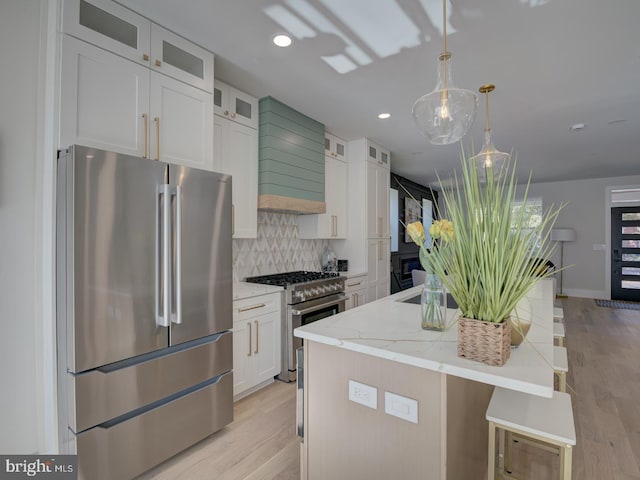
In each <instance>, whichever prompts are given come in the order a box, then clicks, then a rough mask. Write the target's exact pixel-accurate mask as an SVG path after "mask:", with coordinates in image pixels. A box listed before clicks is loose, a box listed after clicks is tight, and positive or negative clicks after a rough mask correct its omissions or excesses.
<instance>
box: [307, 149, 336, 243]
mask: <svg viewBox="0 0 640 480" xmlns="http://www.w3.org/2000/svg"><path fill="white" fill-rule="evenodd" d="M324 201H325V205H326V207H327V210H326V212H325V213H318V214H312V215H300V216H299V217H298V234H299V237H300V238H329V239H332V238H333V239H338V238H347V162H344V161H342V160H339V159H337V158H334V157H330V156H325V157H324Z"/></svg>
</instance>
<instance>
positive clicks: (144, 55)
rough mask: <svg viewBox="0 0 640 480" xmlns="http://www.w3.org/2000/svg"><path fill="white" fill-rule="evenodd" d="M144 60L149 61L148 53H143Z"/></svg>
mask: <svg viewBox="0 0 640 480" xmlns="http://www.w3.org/2000/svg"><path fill="white" fill-rule="evenodd" d="M142 60H144V61H145V62H148V61H149V55H147V54H146V53H143V54H142Z"/></svg>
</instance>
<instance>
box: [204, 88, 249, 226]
mask: <svg viewBox="0 0 640 480" xmlns="http://www.w3.org/2000/svg"><path fill="white" fill-rule="evenodd" d="M230 90H231V91H233V92H234V93H233V98H235V99H242V102H244V103H247V104H248V105H250V106H249V107H241V108H240V109H239V110H234V111H233V113H234V115H231V114H230V111H229V109H228V102H225V103H224V105H226V107H225V108H224V110H221V108H220V105H223V104H222V103H220V101H221V100H222V98H228V97H226V96H224V97H223V96H222V93H221V95H218V96H216V95H217V93H216V92H223V91H225V92H229V91H230ZM225 95H228V93H226V94H225ZM216 98H217V100H216ZM218 103H220V105H217V104H218ZM233 104H234V105H240V102H239V101H235V102H233ZM214 111H215V112H216V114H215V116H214V119H213V122H214V126H213V129H214V142H213V144H214V147H215V148H214V154H213V157H214V169H215V170H216V171H219V172H222V173H227V174H229V175H231V176H232V205H233V207H232V208H233V211H232V215H233V224H232V226H233V238H256V237H257V236H258V130H257V123H258V122H257V118H258V117H257V115H258V99H257V98H253V97H251V96H249V95H247V94H245V93H243V92H240V91H239V90H237V89H235V88H233V87H230V86H229V85H226V84H223V83H222V82H219V81H218V80H216V83H215V87H214ZM238 112H242V113H238Z"/></svg>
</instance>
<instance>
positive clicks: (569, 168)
mask: <svg viewBox="0 0 640 480" xmlns="http://www.w3.org/2000/svg"><path fill="white" fill-rule="evenodd" d="M120 3H122V4H124V5H126V6H128V7H130V8H132V9H133V10H135V11H137V12H139V13H141V14H142V15H144V16H146V17H148V18H150V19H151V20H153V21H155V22H157V23H159V24H161V25H163V26H165V27H167V28H169V29H170V30H173V31H174V32H176V33H178V34H180V35H182V36H184V37H187V38H189V39H190V40H192V41H194V42H196V43H198V44H200V45H202V46H203V47H205V48H207V49H208V50H211V51H212V52H214V53H215V54H216V64H215V75H216V77H217V78H220V79H221V80H223V81H225V82H227V83H230V84H231V85H234V86H235V87H237V88H239V89H240V90H243V91H245V92H247V93H249V94H252V95H254V96H256V97H263V96H266V95H271V96H273V97H275V98H277V99H279V100H280V101H282V102H284V103H286V104H288V105H290V106H291V107H293V108H295V109H297V110H299V111H300V112H302V113H304V114H306V115H308V116H310V117H312V118H314V119H315V120H318V121H320V122H322V123H324V124H325V126H326V128H327V130H328V131H330V132H332V133H334V134H336V135H338V136H340V137H342V138H344V139H345V140H352V139H356V138H361V137H369V138H371V139H372V140H374V141H376V142H378V143H380V144H382V145H383V146H385V147H387V148H389V149H390V150H391V152H392V171H394V172H395V173H398V174H400V175H403V176H405V177H408V178H410V179H412V180H414V181H417V182H419V183H422V184H429V183H433V182H434V181H435V179H436V172H437V173H438V175H440V176H441V177H447V176H449V174H450V172H451V171H452V169H453V168H456V167H457V166H458V165H459V161H460V160H459V158H460V143H457V144H454V145H448V146H435V145H431V144H429V142H428V141H427V139H426V138H425V137H423V136H422V134H421V133H420V131H419V130H418V129H417V127H416V126H415V124H414V123H413V117H412V115H411V107H412V105H413V102H414V101H415V100H416V99H417V98H418V97H420V96H421V95H424V94H425V93H428V92H430V91H431V90H433V88H434V86H435V83H436V73H437V71H436V69H437V57H438V55H439V53H440V51H441V50H442V33H441V30H442V2H441V0H186V1H182V2H176V1H175V0H120ZM447 9H448V12H447V13H448V24H447V25H448V26H447V49H448V50H449V51H451V52H452V53H453V58H452V60H453V79H454V81H455V84H456V85H457V86H458V87H462V88H467V89H470V90H473V91H475V92H477V90H478V87H479V86H480V85H482V84H485V83H494V84H495V85H496V90H495V91H494V92H493V93H492V94H491V95H490V99H489V100H490V105H489V106H490V125H491V128H492V138H493V140H494V143H495V145H496V147H497V148H499V149H500V150H503V151H507V152H509V151H513V152H514V153H516V154H517V162H518V163H517V164H518V176H519V178H521V179H525V178H526V177H527V176H528V174H529V172H532V179H533V181H534V182H546V181H560V180H574V179H585V178H600V177H613V176H626V175H638V174H640V153H639V151H640V148H639V146H640V141H639V140H640V138H639V137H640V28H638V20H639V19H640V2H639V1H637V0H610V1H602V0H483V1H481V2H479V1H477V0H452V3H449V4H448V7H447ZM281 32H288V33H290V34H291V35H292V36H293V39H294V42H293V44H292V45H291V46H290V47H288V48H279V47H276V46H275V45H274V44H273V43H272V42H271V39H272V38H273V36H274V35H275V34H277V33H281ZM381 112H389V113H390V114H391V118H389V119H387V120H380V119H378V118H377V115H378V113H381ZM484 116H485V108H484V99H483V98H480V103H479V107H478V116H477V117H476V120H475V123H474V125H473V126H472V128H471V130H470V132H469V133H468V134H467V135H466V136H465V137H464V138H463V140H462V144H463V147H464V148H465V149H467V150H470V149H471V148H472V143H473V144H475V146H476V148H475V149H476V151H477V150H479V149H480V148H481V146H482V142H483V129H484ZM578 123H582V124H584V125H585V126H584V128H583V129H582V130H579V131H572V130H571V126H572V125H574V124H578Z"/></svg>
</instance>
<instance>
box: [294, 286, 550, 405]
mask: <svg viewBox="0 0 640 480" xmlns="http://www.w3.org/2000/svg"><path fill="white" fill-rule="evenodd" d="M421 291H422V287H420V286H418V287H413V288H411V289H409V290H404V291H402V292H399V293H396V294H394V295H391V296H388V297H384V298H381V299H379V300H376V301H375V302H371V303H367V304H365V305H362V306H360V307H357V308H354V309H351V310H347V311H346V312H343V313H340V314H338V315H334V316H331V317H327V318H324V319H322V320H319V321H317V322H313V323H310V324H307V325H304V326H302V327H299V328H297V329H296V330H295V331H294V335H295V336H296V337H300V338H304V339H306V340H310V341H315V342H320V343H324V344H327V345H332V346H335V347H338V348H345V349H347V350H351V351H354V352H360V353H363V354H367V355H373V356H376V357H380V358H385V359H388V360H392V361H395V362H398V363H403V364H407V365H413V366H416V367H419V368H426V369H429V370H434V371H439V372H443V373H446V374H448V375H455V376H457V377H461V378H466V379H469V380H475V381H478V382H483V383H487V384H490V385H495V386H499V387H504V388H509V389H512V390H517V391H521V392H526V393H530V394H534V395H540V396H544V397H551V396H552V395H553V368H552V364H553V282H552V280H550V279H545V280H542V281H540V282H539V283H538V284H537V285H536V286H535V287H534V288H533V289H532V291H531V292H529V294H528V295H527V300H526V301H525V305H527V306H528V307H529V309H530V312H531V317H532V325H531V329H530V330H529V333H528V335H527V339H526V341H525V342H524V343H523V344H522V345H520V346H519V347H517V348H513V349H512V350H511V357H510V358H509V360H508V361H507V363H506V364H505V365H503V366H502V367H492V366H489V365H485V364H483V363H479V362H475V361H472V360H467V359H464V358H460V357H458V356H457V321H456V320H457V318H458V317H459V316H460V311H459V310H453V309H448V310H447V328H446V330H445V331H444V332H433V331H428V330H422V328H421V327H420V315H421V313H420V305H419V304H413V303H405V302H403V300H406V299H409V298H412V297H415V296H416V295H419V294H420V292H421Z"/></svg>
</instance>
